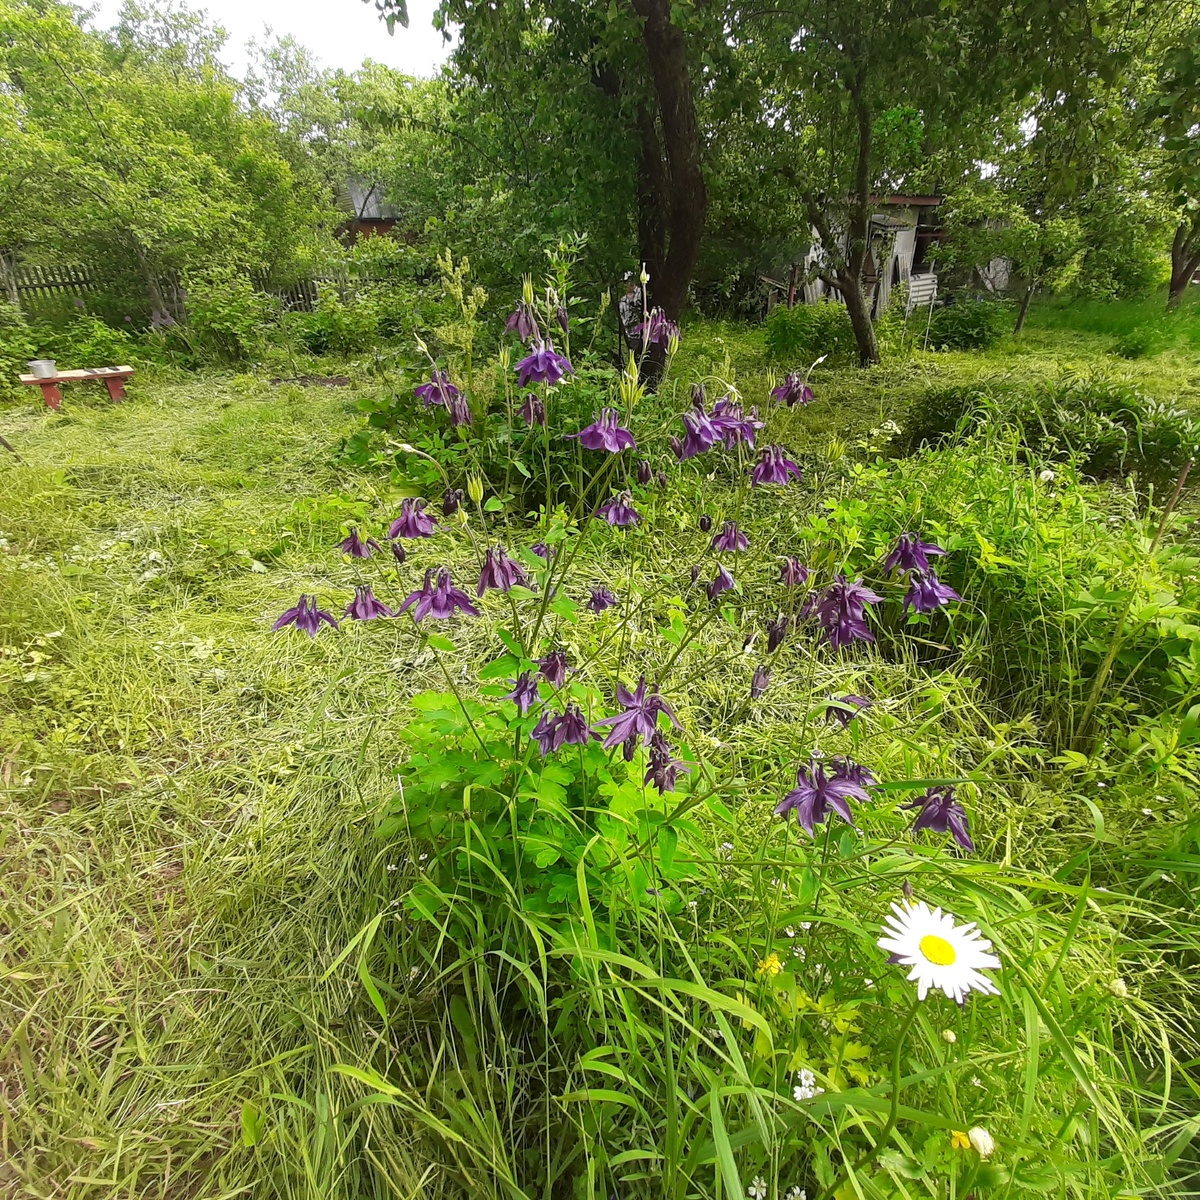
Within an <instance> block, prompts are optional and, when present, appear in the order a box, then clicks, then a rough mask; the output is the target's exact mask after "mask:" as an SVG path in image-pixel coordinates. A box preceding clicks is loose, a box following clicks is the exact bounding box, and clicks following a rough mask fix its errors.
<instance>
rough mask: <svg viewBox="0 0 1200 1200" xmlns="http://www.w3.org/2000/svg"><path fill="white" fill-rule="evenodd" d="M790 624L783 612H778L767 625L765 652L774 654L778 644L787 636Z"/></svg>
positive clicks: (780, 644)
mask: <svg viewBox="0 0 1200 1200" xmlns="http://www.w3.org/2000/svg"><path fill="white" fill-rule="evenodd" d="M790 625H791V620H790V619H789V618H788V617H787V616H786V615H785V614H783V613H780V614H779V616H778V617H776V618H775V620H774V621H771V622H770V623H769V624H768V625H767V653H768V654H774V653H775V651H776V650H778V649H779V647H780V646H782V645H783V643H784V640H785V639H786V638H787V633H788V627H789V626H790Z"/></svg>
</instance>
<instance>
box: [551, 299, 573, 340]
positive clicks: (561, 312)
mask: <svg viewBox="0 0 1200 1200" xmlns="http://www.w3.org/2000/svg"><path fill="white" fill-rule="evenodd" d="M554 316H555V319H556V320H557V321H558V327H559V329H561V330H562V331H563V335H564V336H565V335H566V334H568V333H570V332H571V314H570V313H569V312H567V310H566V309H565V308H564V307H563V306H562V305H561V304H560V305H559V306H558V311H557V312H556V313H555V314H554Z"/></svg>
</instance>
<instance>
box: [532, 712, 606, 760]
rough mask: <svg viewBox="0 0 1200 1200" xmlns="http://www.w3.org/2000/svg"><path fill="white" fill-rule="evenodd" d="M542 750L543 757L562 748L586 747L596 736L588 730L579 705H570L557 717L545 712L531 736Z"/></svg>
mask: <svg viewBox="0 0 1200 1200" xmlns="http://www.w3.org/2000/svg"><path fill="white" fill-rule="evenodd" d="M529 736H530V737H532V738H533V739H534V740H535V741H536V742H537V744H538V747H539V748H540V749H541V752H542V757H543V758H545V756H546V755H547V754H550V753H552V752H553V751H555V750H557V749H558V748H559V747H560V746H586V745H587V744H588V742H589V741H591V740H592V738H593V736H595V735H594V734H593V733H592V731H591V730H590V729H589V728H588V723H587V721H586V720H585V719H584V716H583V713H582V712H581V711H580V708H579V705H578V704H568V705H567V708H566V711H565V712H562V713H559V714H558V715H557V716H555V715H552V714H551V713H550V712H548V711H547V712H544V713H543V714H542V716H541V719H540V720H539V721H538V723H537V725H535V726H534V729H533V732H532V733H531V734H530V735H529Z"/></svg>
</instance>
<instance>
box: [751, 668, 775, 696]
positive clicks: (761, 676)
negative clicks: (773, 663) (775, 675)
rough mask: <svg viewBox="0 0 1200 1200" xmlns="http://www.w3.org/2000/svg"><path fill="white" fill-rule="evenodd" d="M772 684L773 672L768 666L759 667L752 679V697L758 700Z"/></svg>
mask: <svg viewBox="0 0 1200 1200" xmlns="http://www.w3.org/2000/svg"><path fill="white" fill-rule="evenodd" d="M770 686H771V672H770V669H769V668H767V667H759V668H758V670H757V671H755V672H754V677H753V679H751V680H750V699H751V700H757V699H758V698H759V696H761V695H762V694H763V693H764V692H765V691H766V690H767V688H768V687H770Z"/></svg>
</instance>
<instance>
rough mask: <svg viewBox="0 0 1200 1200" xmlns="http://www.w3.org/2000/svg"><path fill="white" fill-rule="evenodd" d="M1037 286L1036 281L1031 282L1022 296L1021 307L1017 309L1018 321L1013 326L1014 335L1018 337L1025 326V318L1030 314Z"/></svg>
mask: <svg viewBox="0 0 1200 1200" xmlns="http://www.w3.org/2000/svg"><path fill="white" fill-rule="evenodd" d="M1037 286H1038V285H1037V284H1036V283H1031V284H1030V285H1029V286H1028V287H1027V288H1026V289H1025V295H1024V296H1022V297H1021V307H1020V309H1018V311H1017V323H1016V324H1015V325H1014V326H1013V337H1016V336H1017V335H1018V334H1019V333H1020V332H1021V330H1022V329H1024V328H1025V318H1026V317H1027V316H1029V304H1030V301H1031V300H1032V299H1033V293H1034V292H1036V291H1037Z"/></svg>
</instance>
